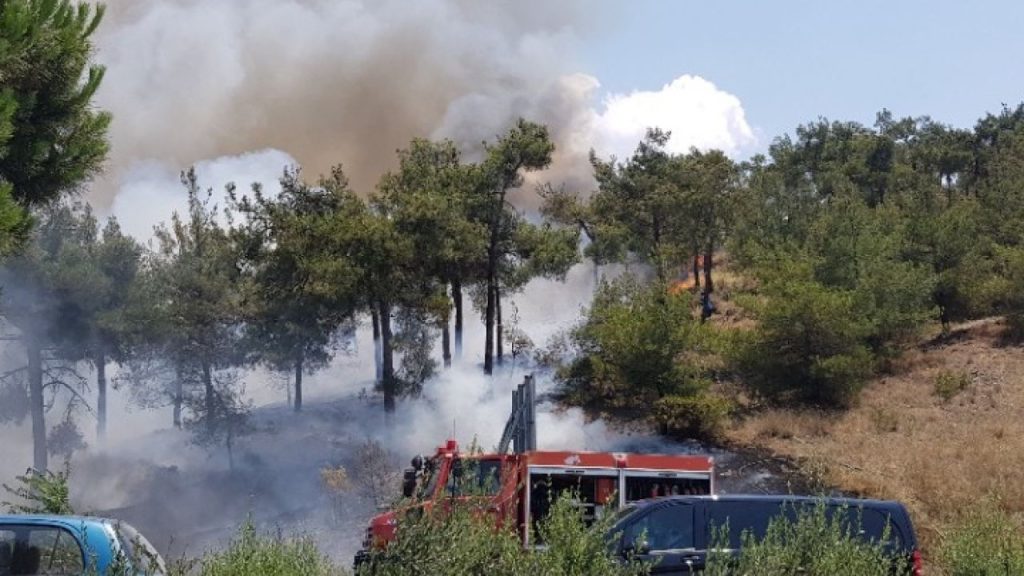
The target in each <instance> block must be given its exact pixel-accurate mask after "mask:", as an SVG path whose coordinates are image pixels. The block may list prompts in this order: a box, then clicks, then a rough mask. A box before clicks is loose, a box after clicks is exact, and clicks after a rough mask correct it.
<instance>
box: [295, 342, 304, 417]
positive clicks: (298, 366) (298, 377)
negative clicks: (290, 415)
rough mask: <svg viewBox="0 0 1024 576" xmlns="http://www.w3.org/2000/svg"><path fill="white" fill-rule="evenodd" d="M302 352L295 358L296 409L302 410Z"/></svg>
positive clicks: (297, 410)
mask: <svg viewBox="0 0 1024 576" xmlns="http://www.w3.org/2000/svg"><path fill="white" fill-rule="evenodd" d="M304 360H305V359H304V358H303V357H302V352H299V354H298V356H296V358H295V411H296V412H302V364H303V361H304Z"/></svg>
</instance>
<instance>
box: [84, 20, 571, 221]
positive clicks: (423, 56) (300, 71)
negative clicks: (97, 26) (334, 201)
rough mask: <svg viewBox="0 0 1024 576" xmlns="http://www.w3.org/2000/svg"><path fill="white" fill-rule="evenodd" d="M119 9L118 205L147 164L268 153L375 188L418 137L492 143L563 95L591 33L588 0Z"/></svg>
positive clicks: (107, 31) (107, 84)
mask: <svg viewBox="0 0 1024 576" xmlns="http://www.w3.org/2000/svg"><path fill="white" fill-rule="evenodd" d="M109 4H110V7H109V11H108V18H107V20H106V21H105V23H104V25H103V26H102V28H101V30H100V40H99V54H98V59H99V60H100V61H101V62H102V63H104V64H106V65H107V67H108V75H107V78H106V79H105V81H104V86H103V88H102V89H101V93H100V94H99V97H98V104H99V105H100V106H102V107H104V108H107V109H109V110H111V111H113V113H114V115H115V118H116V120H115V122H114V125H113V127H112V133H111V136H112V139H113V148H112V162H111V166H110V168H111V170H110V178H113V179H114V180H113V182H108V183H107V184H106V186H103V187H101V188H102V192H100V193H99V194H98V196H97V198H96V200H98V201H101V202H104V203H109V202H110V201H111V199H112V196H113V194H114V190H115V188H114V187H113V186H116V184H117V183H118V182H119V180H120V179H121V178H123V177H124V176H125V173H126V170H127V169H128V168H130V167H131V166H132V165H134V164H136V163H138V162H140V161H147V160H152V159H157V160H160V161H162V162H166V163H169V164H171V165H172V166H174V167H175V168H179V169H180V167H183V166H188V165H190V164H192V163H194V162H197V161H199V160H203V159H210V158H216V157H221V156H228V155H236V154H240V153H243V152H247V151H250V150H256V149H263V148H276V149H279V150H284V151H286V152H287V153H289V154H291V155H292V156H294V157H295V158H296V159H297V160H298V161H299V162H300V163H301V164H302V165H303V166H304V167H305V168H306V169H307V171H308V172H309V173H312V174H317V173H321V172H324V171H326V170H327V169H328V168H329V167H330V166H331V165H333V164H336V163H339V162H344V164H345V165H346V167H347V169H348V172H349V173H350V176H351V178H352V180H353V184H354V185H355V186H356V188H357V189H359V190H362V191H365V190H368V189H370V188H371V187H372V186H373V184H374V183H375V182H376V180H377V178H378V177H379V175H380V174H381V173H382V172H383V171H384V170H385V169H387V168H389V167H390V166H391V165H392V163H393V159H394V151H395V150H396V149H397V148H400V147H403V146H405V145H406V144H407V143H408V141H409V139H410V138H412V137H413V136H423V137H427V136H431V135H432V134H435V133H437V132H443V133H444V134H445V135H446V136H452V137H455V138H457V139H460V140H463V141H467V142H473V143H477V144H478V143H479V142H480V141H481V140H483V139H486V138H491V137H493V136H494V135H495V133H496V132H497V131H498V130H499V129H501V128H502V127H504V125H505V124H506V123H507V120H508V118H509V117H510V115H512V114H515V113H516V112H517V110H516V108H522V109H524V111H528V109H529V108H533V107H534V106H531V105H529V103H537V102H539V100H538V99H540V100H544V99H546V98H549V96H547V95H548V94H550V93H551V92H552V91H553V90H554V91H556V92H557V89H558V82H559V78H560V77H561V76H562V75H563V74H565V73H566V72H567V71H569V70H571V69H572V68H573V67H574V64H575V63H574V61H573V60H574V59H573V56H572V54H574V53H575V52H576V49H575V47H576V44H577V38H578V33H579V31H580V30H581V28H585V27H586V22H587V19H586V17H585V16H584V14H585V11H584V10H582V9H581V7H582V5H583V3H582V2H576V1H572V2H557V3H551V2H541V1H529V2H470V1H458V0H426V1H421V2H406V1H400V0H381V1H372V2H369V1H367V2H362V1H335V0H114V1H113V2H110V3H109ZM499 94H500V95H501V99H500V101H499V100H497V99H496V95H499ZM509 102H518V103H525V104H524V105H522V106H508V105H507V104H508V103H509ZM467 112H468V113H469V114H470V115H469V116H468V117H467ZM467 120H470V121H467ZM477 120H482V121H483V125H479V124H477V123H476V121H477ZM446 125H447V126H448V127H447V128H446Z"/></svg>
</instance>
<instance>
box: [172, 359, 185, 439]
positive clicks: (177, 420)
mask: <svg viewBox="0 0 1024 576" xmlns="http://www.w3.org/2000/svg"><path fill="white" fill-rule="evenodd" d="M184 403H185V383H184V382H182V380H181V373H180V372H176V373H175V374H174V427H175V428H177V429H179V430H180V429H181V405H182V404H184Z"/></svg>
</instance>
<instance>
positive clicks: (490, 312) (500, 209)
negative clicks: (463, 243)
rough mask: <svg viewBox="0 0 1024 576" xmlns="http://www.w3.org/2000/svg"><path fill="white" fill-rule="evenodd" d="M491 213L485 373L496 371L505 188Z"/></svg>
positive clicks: (488, 249) (485, 318) (485, 319)
mask: <svg viewBox="0 0 1024 576" xmlns="http://www.w3.org/2000/svg"><path fill="white" fill-rule="evenodd" d="M495 200H496V202H495V204H494V206H493V208H492V209H493V210H494V213H493V214H492V215H491V239H490V243H489V244H488V245H487V286H486V288H487V310H486V312H485V314H484V327H485V330H484V374H487V375H491V374H493V373H494V318H495V312H496V310H495V306H496V304H497V303H496V302H495V298H494V297H495V292H496V289H497V287H498V241H499V240H500V239H501V216H502V214H503V213H504V211H505V189H504V187H502V189H501V193H500V194H498V196H497V198H496V199H495Z"/></svg>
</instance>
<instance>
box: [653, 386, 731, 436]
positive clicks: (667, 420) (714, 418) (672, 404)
mask: <svg viewBox="0 0 1024 576" xmlns="http://www.w3.org/2000/svg"><path fill="white" fill-rule="evenodd" d="M734 408H735V404H734V403H733V402H732V401H731V400H730V399H728V398H726V397H724V396H720V395H717V394H708V393H702V394H698V395H696V396H666V397H664V398H662V399H661V400H658V401H657V402H655V403H654V421H655V422H656V423H657V425H658V428H659V429H660V431H661V432H662V433H663V434H668V435H670V436H678V437H682V438H696V439H700V440H714V439H715V438H718V437H719V436H721V434H722V432H723V429H724V428H725V424H726V421H727V419H728V418H729V415H730V414H731V413H732V411H733V409H734Z"/></svg>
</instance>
